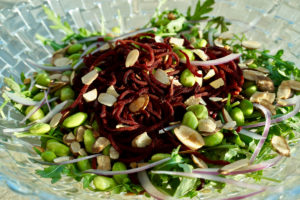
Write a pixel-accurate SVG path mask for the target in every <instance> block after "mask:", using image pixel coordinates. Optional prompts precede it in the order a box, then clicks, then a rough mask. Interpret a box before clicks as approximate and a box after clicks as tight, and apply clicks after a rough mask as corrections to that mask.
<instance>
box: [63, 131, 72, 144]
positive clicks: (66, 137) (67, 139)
mask: <svg viewBox="0 0 300 200" xmlns="http://www.w3.org/2000/svg"><path fill="white" fill-rule="evenodd" d="M74 141H75V135H74V134H73V133H72V132H70V133H68V134H67V135H64V137H63V142H64V143H65V144H67V145H70V144H71V143H72V142H74Z"/></svg>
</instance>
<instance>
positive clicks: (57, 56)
mask: <svg viewBox="0 0 300 200" xmlns="http://www.w3.org/2000/svg"><path fill="white" fill-rule="evenodd" d="M63 57H64V53H63V52H59V51H57V52H54V54H53V56H52V58H51V64H52V65H54V66H55V64H54V62H55V60H56V59H59V58H63Z"/></svg>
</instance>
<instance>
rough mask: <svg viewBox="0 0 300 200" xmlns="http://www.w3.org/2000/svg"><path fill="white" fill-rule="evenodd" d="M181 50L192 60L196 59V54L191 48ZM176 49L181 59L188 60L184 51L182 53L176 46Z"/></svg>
mask: <svg viewBox="0 0 300 200" xmlns="http://www.w3.org/2000/svg"><path fill="white" fill-rule="evenodd" d="M180 50H181V51H183V52H184V53H186V55H187V56H188V57H189V59H190V61H193V60H195V55H194V53H193V52H192V51H191V50H189V49H180ZM174 51H175V53H176V54H177V55H178V56H179V58H180V59H182V60H186V57H185V56H184V54H183V53H181V52H180V51H179V49H176V48H174Z"/></svg>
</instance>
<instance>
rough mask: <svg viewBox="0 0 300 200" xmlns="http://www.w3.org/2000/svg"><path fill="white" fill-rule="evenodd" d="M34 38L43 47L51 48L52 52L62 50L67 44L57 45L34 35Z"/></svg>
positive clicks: (38, 35) (52, 41)
mask: <svg viewBox="0 0 300 200" xmlns="http://www.w3.org/2000/svg"><path fill="white" fill-rule="evenodd" d="M35 37H36V38H37V39H38V40H40V41H41V42H42V43H43V44H44V45H48V46H51V47H52V49H53V50H54V51H57V50H59V49H62V48H64V47H66V46H67V44H58V43H56V42H55V41H54V40H50V39H47V38H45V37H43V36H41V35H40V34H36V35H35Z"/></svg>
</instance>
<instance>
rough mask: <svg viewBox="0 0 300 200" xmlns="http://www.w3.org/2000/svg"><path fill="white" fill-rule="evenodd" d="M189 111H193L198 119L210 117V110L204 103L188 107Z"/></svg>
mask: <svg viewBox="0 0 300 200" xmlns="http://www.w3.org/2000/svg"><path fill="white" fill-rule="evenodd" d="M186 110H187V111H192V112H193V113H194V114H195V116H196V117H197V118H198V119H206V118H208V110H207V108H206V106H204V105H200V104H198V105H192V106H189V107H187V109H186Z"/></svg>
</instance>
